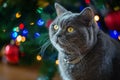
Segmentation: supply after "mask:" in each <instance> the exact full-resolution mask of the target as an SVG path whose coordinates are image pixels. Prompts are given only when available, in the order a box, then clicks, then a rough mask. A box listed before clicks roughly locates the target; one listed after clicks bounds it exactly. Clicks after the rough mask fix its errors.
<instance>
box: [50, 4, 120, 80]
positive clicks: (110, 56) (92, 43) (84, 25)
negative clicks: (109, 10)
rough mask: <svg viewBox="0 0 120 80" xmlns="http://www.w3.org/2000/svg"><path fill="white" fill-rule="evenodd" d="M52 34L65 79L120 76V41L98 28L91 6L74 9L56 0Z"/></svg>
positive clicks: (111, 79) (103, 79) (109, 79)
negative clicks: (73, 11)
mask: <svg viewBox="0 0 120 80" xmlns="http://www.w3.org/2000/svg"><path fill="white" fill-rule="evenodd" d="M55 9H56V13H57V17H56V18H55V20H54V21H53V22H52V23H51V25H50V27H49V38H50V41H51V43H52V45H53V46H54V47H55V48H56V50H57V51H58V60H59V70H60V74H61V77H62V79H63V80H120V50H119V49H120V44H119V42H117V41H116V40H114V39H112V38H110V37H109V36H108V35H107V34H105V33H104V32H103V31H102V30H100V29H99V27H98V25H97V23H96V22H95V20H94V12H93V10H92V8H90V7H86V8H84V9H83V10H82V11H81V12H80V13H72V12H71V11H68V10H66V9H65V8H64V7H63V6H61V5H60V4H58V3H55Z"/></svg>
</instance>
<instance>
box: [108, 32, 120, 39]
mask: <svg viewBox="0 0 120 80" xmlns="http://www.w3.org/2000/svg"><path fill="white" fill-rule="evenodd" d="M109 34H110V36H111V37H112V38H114V39H118V36H119V34H118V32H117V31H116V30H110V31H109Z"/></svg>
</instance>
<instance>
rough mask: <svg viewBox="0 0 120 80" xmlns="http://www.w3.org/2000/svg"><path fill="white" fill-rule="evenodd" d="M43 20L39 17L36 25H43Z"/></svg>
mask: <svg viewBox="0 0 120 80" xmlns="http://www.w3.org/2000/svg"><path fill="white" fill-rule="evenodd" d="M44 23H45V22H44V20H42V19H39V20H38V21H37V24H38V26H43V25H44Z"/></svg>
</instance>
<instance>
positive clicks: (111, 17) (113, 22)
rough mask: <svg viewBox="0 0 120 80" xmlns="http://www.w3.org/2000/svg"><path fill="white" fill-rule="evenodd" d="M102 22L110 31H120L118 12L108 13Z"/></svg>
mask: <svg viewBox="0 0 120 80" xmlns="http://www.w3.org/2000/svg"><path fill="white" fill-rule="evenodd" d="M104 20H105V23H106V25H107V27H108V28H109V29H110V30H118V31H120V11H116V12H112V13H109V14H108V15H107V16H106V17H105V19H104Z"/></svg>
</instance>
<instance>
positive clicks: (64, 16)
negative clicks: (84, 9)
mask: <svg viewBox="0 0 120 80" xmlns="http://www.w3.org/2000/svg"><path fill="white" fill-rule="evenodd" d="M75 15H76V14H74V13H71V12H67V13H63V14H62V15H60V16H58V17H57V18H56V19H55V22H57V23H61V22H63V21H65V22H66V21H71V20H73V19H74V17H75Z"/></svg>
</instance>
